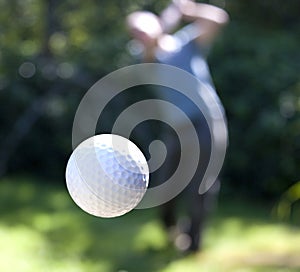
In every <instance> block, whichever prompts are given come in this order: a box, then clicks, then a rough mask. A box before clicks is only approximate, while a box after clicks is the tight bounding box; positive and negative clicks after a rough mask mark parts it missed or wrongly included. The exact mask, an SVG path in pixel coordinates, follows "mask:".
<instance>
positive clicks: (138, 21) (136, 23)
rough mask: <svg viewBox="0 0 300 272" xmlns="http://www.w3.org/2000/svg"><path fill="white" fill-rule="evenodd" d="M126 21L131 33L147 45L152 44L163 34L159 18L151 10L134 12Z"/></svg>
mask: <svg viewBox="0 0 300 272" xmlns="http://www.w3.org/2000/svg"><path fill="white" fill-rule="evenodd" d="M126 21H127V26H128V28H129V31H130V33H131V35H132V36H133V37H134V38H135V39H137V40H139V41H141V42H142V43H144V44H145V45H150V44H152V43H153V42H154V41H156V40H157V38H158V37H159V36H160V35H161V34H162V26H161V24H160V21H159V18H158V17H157V16H156V15H155V14H153V13H151V12H148V11H136V12H133V13H131V14H130V15H129V16H128V17H127V20H126Z"/></svg>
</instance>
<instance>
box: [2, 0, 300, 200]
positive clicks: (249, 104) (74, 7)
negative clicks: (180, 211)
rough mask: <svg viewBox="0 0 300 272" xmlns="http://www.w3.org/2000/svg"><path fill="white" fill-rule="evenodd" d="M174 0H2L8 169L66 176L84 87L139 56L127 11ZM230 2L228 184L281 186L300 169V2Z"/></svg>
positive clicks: (222, 46) (271, 189) (227, 187)
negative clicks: (132, 49) (131, 49)
mask: <svg viewBox="0 0 300 272" xmlns="http://www.w3.org/2000/svg"><path fill="white" fill-rule="evenodd" d="M206 2H208V1H206ZM211 2H212V1H211ZM214 3H216V4H222V3H225V2H224V1H214ZM167 4H168V1H162V0H161V1H154V0H150V1H146V0H143V1H141V0H139V1H138V0H122V1H120V0H101V1H96V0H87V1H79V0H63V1H58V0H48V1H47V0H22V1H21V0H0V101H1V107H0V123H1V127H0V174H13V173H14V174H15V173H18V174H24V173H25V174H28V173H31V174H34V175H40V176H43V177H44V178H45V177H49V178H51V179H52V180H53V179H55V178H56V179H57V180H62V179H63V176H64V168H65V164H66V161H67V158H68V156H69V154H70V152H71V128H72V122H73V117H74V114H75V111H76V108H77V106H78V104H79V102H80V99H81V97H82V96H83V95H84V93H85V92H86V91H87V90H88V88H89V87H90V86H92V84H93V83H95V82H96V81H97V80H98V79H100V78H101V77H103V76H104V75H106V74H108V73H109V72H111V71H113V70H115V69H117V68H121V67H124V66H126V65H129V64H131V63H132V62H133V60H132V58H131V56H130V55H129V53H128V50H127V47H126V45H127V42H128V40H129V37H128V33H127V32H126V29H125V25H124V18H125V16H126V15H127V14H128V13H129V12H131V11H134V10H138V9H149V10H151V11H154V12H157V13H158V12H159V11H161V10H162V9H163V8H164V7H165V6H166V5H167ZM226 9H227V10H228V12H229V14H230V16H231V23H230V24H229V26H228V27H227V28H226V30H225V31H224V32H223V34H222V35H221V37H220V39H219V40H218V41H217V42H216V44H215V46H214V49H213V51H212V52H211V55H210V57H209V63H210V66H211V71H212V76H213V79H214V82H215V85H216V87H217V90H218V93H219V95H220V97H221V100H222V101H223V103H224V106H225V109H226V113H227V118H228V126H229V135H230V145H229V149H228V153H227V157H226V163H225V166H224V170H223V173H222V175H223V180H224V182H223V188H224V191H225V192H228V193H231V192H233V191H235V192H236V191H238V192H247V193H251V194H255V195H257V196H261V197H262V196H278V195H279V194H280V193H281V192H282V191H283V190H285V189H286V188H288V187H289V186H290V185H291V184H293V183H295V182H296V181H297V180H298V179H299V176H300V175H299V173H300V171H299V168H300V167H299V166H300V155H299V154H300V78H299V71H300V53H299V45H300V38H299V37H300V19H299V10H300V2H299V1H297V0H287V1H284V2H282V1H279V0H273V1H271V0H266V1H258V0H252V1H251V0H247V1H238V0H228V1H226ZM117 108H118V105H116V106H115V107H114V108H113V109H112V110H111V111H112V112H111V116H113V114H114V111H117V110H118V109H117ZM108 116H109V115H108ZM108 122H109V120H108Z"/></svg>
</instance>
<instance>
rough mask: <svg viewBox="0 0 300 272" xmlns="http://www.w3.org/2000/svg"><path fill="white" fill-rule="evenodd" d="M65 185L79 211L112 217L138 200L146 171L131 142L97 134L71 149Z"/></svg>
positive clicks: (132, 205)
mask: <svg viewBox="0 0 300 272" xmlns="http://www.w3.org/2000/svg"><path fill="white" fill-rule="evenodd" d="M66 182H67V188H68V191H69V193H70V195H71V197H72V199H73V200H74V202H75V203H76V204H77V205H78V206H79V207H80V208H81V209H83V210H84V211H86V212H87V213H90V214H92V215H95V216H99V217H116V216H120V215H123V214H125V213H127V212H129V211H131V210H132V209H134V208H135V207H136V206H137V205H138V203H139V202H140V201H141V199H142V198H143V196H144V194H145V192H146V190H147V187H148V182H149V168H148V165H147V161H146V159H145V157H144V155H143V153H142V152H141V151H140V149H139V148H138V147H137V146H136V145H135V144H134V143H133V142H131V141H130V140H128V139H126V138H124V137H122V136H119V135H114V134H100V135H96V136H93V137H91V138H89V139H87V140H85V141H83V142H82V143H81V144H80V145H78V146H77V147H76V148H75V149H74V151H73V153H72V154H71V156H70V158H69V161H68V164H67V168H66Z"/></svg>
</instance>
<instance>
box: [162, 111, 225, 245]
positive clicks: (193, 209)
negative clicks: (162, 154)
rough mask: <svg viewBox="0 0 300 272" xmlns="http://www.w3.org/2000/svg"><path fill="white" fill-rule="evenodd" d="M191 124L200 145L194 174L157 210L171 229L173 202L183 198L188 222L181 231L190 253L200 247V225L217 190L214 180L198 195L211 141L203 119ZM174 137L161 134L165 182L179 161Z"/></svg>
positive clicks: (173, 223) (173, 217)
mask: <svg viewBox="0 0 300 272" xmlns="http://www.w3.org/2000/svg"><path fill="white" fill-rule="evenodd" d="M193 125H194V127H195V130H196V131H197V136H198V139H199V144H200V158H199V163H198V167H197V170H196V173H195V175H194V177H193V179H192V180H191V182H190V183H189V185H188V186H187V188H185V190H184V191H183V192H182V193H181V194H180V195H179V196H177V197H175V198H174V199H172V200H171V201H169V202H167V203H166V204H164V205H162V207H161V216H162V220H163V222H164V224H165V226H166V227H171V226H173V225H175V224H176V221H177V218H176V217H177V216H176V214H177V208H176V207H177V203H178V201H179V198H181V197H183V199H184V203H183V205H184V209H185V215H186V216H187V217H188V219H189V222H190V224H189V227H188V229H186V230H184V232H185V233H186V234H187V235H189V237H190V240H191V244H190V246H189V248H188V250H190V251H196V250H198V249H200V248H201V246H202V233H203V227H204V222H205V220H206V218H207V216H208V214H209V213H211V211H212V209H213V206H214V203H215V201H216V198H217V195H218V191H219V187H220V183H219V181H216V182H215V183H214V185H213V186H212V187H211V188H210V189H209V190H208V191H207V192H206V193H205V194H201V195H200V194H199V193H198V190H199V186H200V183H201V182H205V181H202V179H203V176H204V173H205V170H206V168H207V165H208V163H209V159H210V152H211V138H210V132H209V128H208V125H207V123H206V121H205V119H204V117H203V116H199V118H197V120H193ZM176 137H177V136H176V134H174V133H167V134H166V135H165V141H166V143H167V148H168V154H167V160H166V165H165V167H164V171H163V172H164V175H165V179H166V176H170V174H171V173H173V172H174V171H175V170H176V166H177V165H178V160H179V159H180V153H181V150H180V149H181V147H180V145H179V142H178V139H177V138H176ZM182 148H184V147H182ZM191 152H192V149H191Z"/></svg>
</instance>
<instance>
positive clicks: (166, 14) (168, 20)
mask: <svg viewBox="0 0 300 272" xmlns="http://www.w3.org/2000/svg"><path fill="white" fill-rule="evenodd" d="M159 18H160V23H161V25H162V29H163V32H164V33H170V32H172V31H173V30H174V29H175V28H176V27H177V26H178V24H179V22H180V20H181V18H182V13H181V11H180V9H179V8H178V6H177V5H176V4H175V3H173V2H172V3H171V4H170V5H169V6H167V7H166V8H165V9H164V10H163V11H162V12H161V13H160V16H159Z"/></svg>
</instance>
